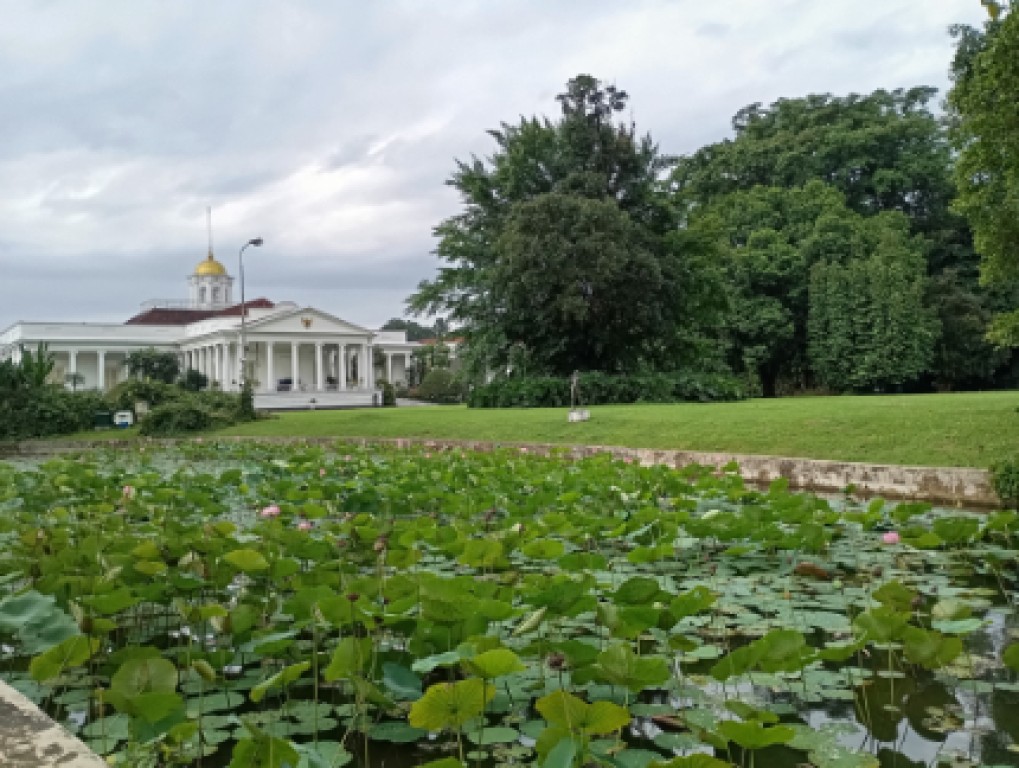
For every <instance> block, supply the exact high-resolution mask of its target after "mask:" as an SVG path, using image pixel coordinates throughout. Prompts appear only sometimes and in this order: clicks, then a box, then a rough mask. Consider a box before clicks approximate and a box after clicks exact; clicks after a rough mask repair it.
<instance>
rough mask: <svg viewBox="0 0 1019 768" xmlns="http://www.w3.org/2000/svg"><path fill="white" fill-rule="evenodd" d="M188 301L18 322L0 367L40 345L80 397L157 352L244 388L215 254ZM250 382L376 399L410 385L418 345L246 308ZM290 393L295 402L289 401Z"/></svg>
mask: <svg viewBox="0 0 1019 768" xmlns="http://www.w3.org/2000/svg"><path fill="white" fill-rule="evenodd" d="M188 287H189V298H188V299H186V300H155V301H149V302H145V303H144V304H143V305H142V311H141V312H140V313H139V314H137V315H135V316H134V317H132V318H131V319H130V320H128V321H127V322H126V323H123V324H117V323H45V322H42V323H39V322H18V323H15V324H14V325H12V326H10V327H9V328H7V329H6V330H4V331H3V332H2V333H0V360H6V359H13V360H15V361H17V360H18V358H19V355H20V350H21V348H22V347H24V348H25V349H30V350H33V351H34V350H35V349H36V347H37V346H38V345H39V344H40V343H42V344H45V345H46V346H47V348H48V350H49V352H50V353H52V354H53V355H54V358H55V363H56V364H55V366H54V370H53V378H54V380H56V381H60V382H64V383H65V384H66V386H68V387H69V388H70V387H72V386H73V387H75V388H78V389H98V390H100V391H106V390H108V389H110V388H111V387H112V386H114V385H115V384H117V383H119V382H121V381H124V380H125V379H126V378H127V377H128V371H127V368H126V365H125V361H126V359H127V355H128V354H129V353H131V352H133V351H135V350H140V349H148V348H150V347H151V348H155V349H157V350H160V351H169V352H174V353H176V354H177V355H178V356H179V358H180V362H181V369H182V370H186V369H188V368H194V369H196V370H198V371H201V372H202V373H203V374H205V375H206V376H208V378H209V382H210V384H214V385H216V386H218V387H219V388H221V389H223V390H227V391H230V390H238V389H240V383H241V375H240V372H241V363H242V354H241V332H242V328H241V320H242V318H241V305H240V304H239V303H237V304H235V303H234V302H233V278H232V277H231V276H230V275H228V274H227V271H226V269H225V268H224V267H223V265H222V264H220V263H219V262H218V261H216V259H215V258H213V255H212V252H211V250H210V252H209V255H208V256H207V257H206V258H205V259H203V260H202V261H201V262H199V263H198V265H197V266H196V267H195V271H194V273H193V274H191V275H190V276H189V277H188ZM246 306H247V314H246V317H245V318H244V329H243V330H244V337H245V340H246V342H245V347H246V348H247V373H248V379H249V380H250V381H251V382H252V383H253V384H254V386H255V391H256V394H258V395H260V396H262V398H263V399H266V398H268V396H270V395H277V394H278V393H293V394H297V393H336V394H337V395H343V394H351V395H353V394H357V393H362V394H363V393H370V392H371V391H372V390H374V388H375V382H376V381H377V380H378V379H380V378H384V379H386V380H388V381H390V382H393V383H394V384H400V383H405V382H406V381H407V373H408V371H409V370H410V365H411V355H412V353H413V351H414V350H415V349H417V348H418V347H420V346H421V345H420V344H418V343H416V342H408V341H407V338H406V334H405V332H403V331H375V330H369V329H368V328H364V327H362V326H359V325H355V324H354V323H351V322H348V321H346V320H342V319H340V318H339V317H336V316H335V315H332V314H329V313H327V312H323V311H322V310H320V309H316V308H314V307H299V306H297V305H296V304H294V303H291V302H280V303H275V304H274V303H273V302H271V301H269V300H267V299H256V300H254V301H248V302H246ZM293 394H290V395H289V396H290V397H291V398H292V397H293Z"/></svg>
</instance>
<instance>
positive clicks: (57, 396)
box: [0, 345, 105, 440]
mask: <svg viewBox="0 0 1019 768" xmlns="http://www.w3.org/2000/svg"><path fill="white" fill-rule="evenodd" d="M52 370H53V356H52V355H51V354H49V353H48V352H47V351H46V348H45V347H44V346H42V345H40V347H39V349H38V350H37V351H36V352H35V353H33V352H31V351H29V350H26V349H22V350H21V360H20V362H18V363H15V362H13V361H10V360H6V361H4V362H0V440H2V439H8V440H10V439H18V438H23V437H44V436H46V435H59V434H65V433H68V432H77V431H79V430H82V429H87V428H88V427H90V426H91V425H92V419H93V416H94V414H95V412H96V410H102V409H104V408H105V404H104V403H103V400H102V398H101V396H99V395H98V394H95V393H91V392H68V391H67V390H65V389H63V388H62V387H59V386H56V385H53V384H48V383H47V382H46V379H47V377H48V376H49V374H50V372H51V371H52Z"/></svg>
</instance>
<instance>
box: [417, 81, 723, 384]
mask: <svg viewBox="0 0 1019 768" xmlns="http://www.w3.org/2000/svg"><path fill="white" fill-rule="evenodd" d="M558 100H559V103H560V106H561V112H562V114H561V117H560V118H559V120H557V121H555V122H552V121H550V120H548V119H544V118H528V119H521V120H520V122H519V123H517V124H513V125H510V124H503V125H502V127H501V128H500V129H499V130H495V131H491V132H490V133H491V136H492V137H493V138H494V139H495V142H496V145H497V149H496V151H495V153H494V154H493V155H492V156H491V157H490V158H488V160H487V161H483V160H480V159H478V158H474V159H473V160H472V161H471V162H460V163H458V166H457V170H456V172H455V173H454V175H453V178H452V179H451V180H450V182H449V183H450V184H452V185H453V186H454V187H456V189H457V190H458V191H459V192H460V194H461V196H462V198H463V203H464V210H463V211H462V212H461V213H460V214H458V215H456V216H454V217H452V218H450V219H447V220H446V221H444V222H442V223H441V224H440V225H439V226H438V227H437V229H436V234H437V235H438V238H439V245H438V248H437V253H438V255H439V258H440V259H441V260H442V261H443V262H444V263H445V266H443V267H442V268H441V269H440V270H439V275H438V277H437V278H436V279H435V280H433V281H425V282H423V283H422V284H421V285H420V286H419V288H418V291H417V293H416V294H415V295H414V296H412V297H411V298H410V300H409V305H410V308H411V310H412V311H416V312H430V313H433V312H444V313H448V315H449V317H450V319H451V320H452V321H454V322H455V323H457V324H458V325H460V326H462V328H463V330H464V335H465V336H466V339H467V347H466V348H467V350H468V351H469V353H470V354H471V355H472V356H473V357H474V359H475V360H476V361H478V362H479V363H480V364H481V365H484V366H489V367H493V366H498V365H503V364H506V363H508V362H509V361H510V359H511V357H513V356H514V355H515V356H517V357H518V358H519V357H520V356H521V355H523V357H525V358H526V359H527V360H528V361H529V364H530V365H531V367H532V368H533V369H535V370H540V371H542V372H548V373H555V374H568V373H570V372H572V371H573V370H575V369H580V370H603V371H616V370H625V369H631V368H634V367H638V366H645V365H646V366H652V367H653V366H661V365H666V364H673V365H675V364H679V363H680V362H681V361H692V358H693V356H694V353H693V350H694V349H695V346H696V343H695V339H696V337H697V335H698V334H697V333H696V331H693V332H691V328H694V327H699V326H702V325H705V324H706V321H705V314H706V313H710V312H711V311H712V310H713V308H714V307H715V305H716V304H717V301H716V298H715V297H716V296H717V292H714V293H712V292H710V291H705V290H704V288H703V286H704V281H709V278H708V277H699V278H698V281H699V282H698V286H697V287H695V288H694V287H691V289H690V290H687V286H688V285H691V284H692V283H693V282H694V275H693V273H694V272H696V271H697V270H699V269H700V265H704V264H707V263H709V262H710V258H709V255H710V254H709V253H706V252H710V251H711V249H712V248H713V243H712V242H711V240H710V238H704V237H701V236H699V235H697V234H696V233H694V234H691V235H690V236H679V235H677V223H678V222H677V220H676V217H675V214H674V211H673V209H672V207H671V205H670V203H669V201H668V199H667V195H666V193H665V190H664V188H663V185H662V183H661V180H660V176H661V174H662V172H663V171H665V170H666V169H667V168H668V167H669V165H670V162H671V161H670V159H669V158H667V157H665V156H663V155H662V154H661V153H660V152H659V151H658V148H657V147H656V146H655V144H654V143H653V141H652V140H651V138H650V137H649V136H643V137H641V136H638V135H637V133H636V129H635V128H634V127H633V126H632V125H627V124H625V123H621V122H616V115H617V114H618V113H619V112H620V111H622V110H623V108H624V107H625V105H626V103H627V94H626V93H625V92H624V91H621V90H618V89H616V88H615V87H613V86H603V85H602V84H601V83H600V82H599V81H598V80H596V79H594V78H593V77H590V76H587V75H581V76H579V77H576V78H574V79H573V80H571V81H570V82H569V83H568V84H567V90H566V92H564V93H563V94H561V95H560V96H559V97H558ZM681 329H682V330H681Z"/></svg>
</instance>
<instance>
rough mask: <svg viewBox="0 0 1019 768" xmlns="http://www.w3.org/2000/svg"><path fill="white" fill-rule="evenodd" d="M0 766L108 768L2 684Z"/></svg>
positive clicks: (0, 692) (29, 702)
mask: <svg viewBox="0 0 1019 768" xmlns="http://www.w3.org/2000/svg"><path fill="white" fill-rule="evenodd" d="M0 765H2V766H3V768H108V766H107V765H106V762H105V761H103V760H101V759H100V758H98V757H96V756H95V754H94V753H93V752H91V751H90V750H89V748H88V747H86V746H85V745H84V744H82V743H81V742H80V741H78V739H76V738H74V736H72V735H71V734H69V733H68V732H67V731H65V730H64V729H63V728H61V727H60V726H59V725H57V724H56V723H55V722H53V721H52V720H50V719H49V718H48V717H47V716H46V715H44V714H43V713H42V712H41V711H40V710H39V708H38V707H36V706H35V704H33V703H32V702H31V701H29V700H28V699H27V698H25V697H24V696H23V695H22V694H21V693H19V692H18V691H16V690H14V689H13V688H11V687H10V686H9V685H6V684H4V683H3V682H2V681H0Z"/></svg>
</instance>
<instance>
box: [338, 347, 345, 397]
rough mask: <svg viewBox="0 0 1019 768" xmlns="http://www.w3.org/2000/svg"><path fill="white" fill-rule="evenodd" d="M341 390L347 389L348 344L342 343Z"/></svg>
mask: <svg viewBox="0 0 1019 768" xmlns="http://www.w3.org/2000/svg"><path fill="white" fill-rule="evenodd" d="M339 346H340V358H339V359H340V392H346V391H347V345H346V344H340V345H339Z"/></svg>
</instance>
